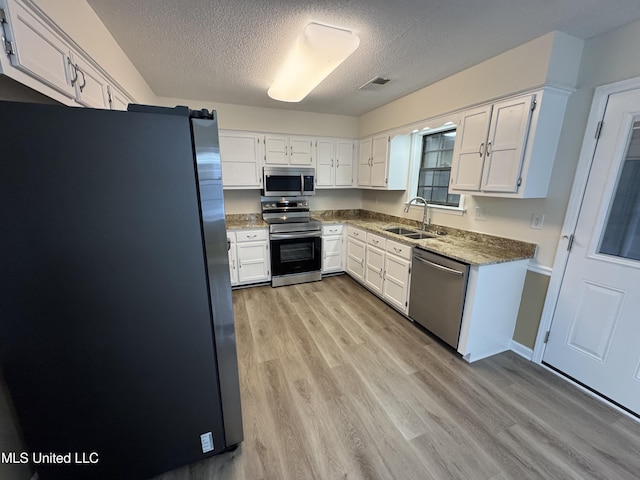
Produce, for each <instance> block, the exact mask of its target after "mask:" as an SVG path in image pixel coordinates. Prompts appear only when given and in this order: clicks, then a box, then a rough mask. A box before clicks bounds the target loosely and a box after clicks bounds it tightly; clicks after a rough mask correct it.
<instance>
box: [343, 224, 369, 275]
mask: <svg viewBox="0 0 640 480" xmlns="http://www.w3.org/2000/svg"><path fill="white" fill-rule="evenodd" d="M366 238H367V232H365V231H364V230H361V229H359V228H355V227H352V226H349V227H347V257H346V259H347V273H348V274H349V275H351V276H352V277H353V278H355V279H356V280H358V281H359V282H362V283H364V261H365V251H366V247H365V245H366V244H365V240H366Z"/></svg>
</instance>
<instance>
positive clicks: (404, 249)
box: [387, 240, 413, 260]
mask: <svg viewBox="0 0 640 480" xmlns="http://www.w3.org/2000/svg"><path fill="white" fill-rule="evenodd" d="M412 250H413V249H412V247H410V246H408V245H403V244H402V243H398V242H394V241H393V240H387V252H389V253H392V254H393V255H397V256H399V257H402V258H406V259H407V260H411V251H412Z"/></svg>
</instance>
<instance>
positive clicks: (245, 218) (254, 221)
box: [226, 213, 269, 230]
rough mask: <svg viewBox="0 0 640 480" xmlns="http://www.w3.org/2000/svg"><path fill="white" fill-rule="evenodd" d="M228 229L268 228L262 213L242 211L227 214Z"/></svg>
mask: <svg viewBox="0 0 640 480" xmlns="http://www.w3.org/2000/svg"><path fill="white" fill-rule="evenodd" d="M226 223H227V230H242V229H246V228H267V227H268V226H269V225H267V224H266V223H265V222H264V221H263V220H262V214H260V213H241V214H231V215H227V216H226Z"/></svg>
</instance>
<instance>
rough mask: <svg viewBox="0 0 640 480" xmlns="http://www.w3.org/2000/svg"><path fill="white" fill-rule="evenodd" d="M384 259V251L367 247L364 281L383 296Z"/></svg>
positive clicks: (371, 246) (370, 246)
mask: <svg viewBox="0 0 640 480" xmlns="http://www.w3.org/2000/svg"><path fill="white" fill-rule="evenodd" d="M384 257H385V252H384V250H382V249H380V248H378V247H374V246H373V245H367V255H366V258H367V261H366V269H365V274H364V281H365V284H366V285H367V287H369V288H370V289H371V290H373V291H374V292H376V293H378V294H380V295H382V287H383V283H384V275H383V274H384Z"/></svg>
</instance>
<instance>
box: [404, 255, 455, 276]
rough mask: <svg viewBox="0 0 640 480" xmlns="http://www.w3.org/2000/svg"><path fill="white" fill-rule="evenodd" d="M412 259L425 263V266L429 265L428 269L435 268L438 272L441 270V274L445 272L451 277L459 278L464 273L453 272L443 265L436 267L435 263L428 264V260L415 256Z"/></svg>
mask: <svg viewBox="0 0 640 480" xmlns="http://www.w3.org/2000/svg"><path fill="white" fill-rule="evenodd" d="M413 258H414V260H418V261H419V262H422V263H425V264H427V265H429V266H430V267H433V268H437V269H438V270H442V271H443V272H447V273H451V274H453V275H459V276H462V275H464V272H460V271H458V270H454V269H453V268H449V267H445V266H443V265H438V264H437V263H433V262H430V261H429V260H425V259H423V258H420V257H417V256H414V257H413Z"/></svg>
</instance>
